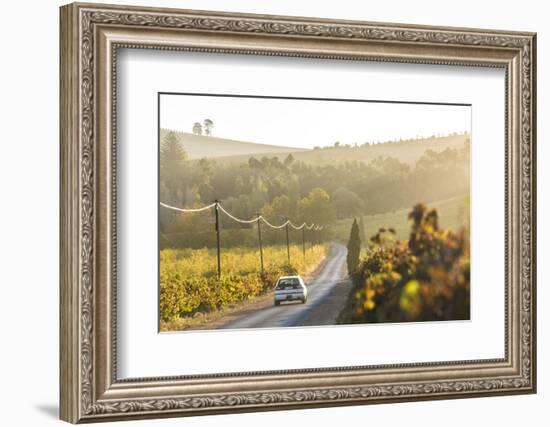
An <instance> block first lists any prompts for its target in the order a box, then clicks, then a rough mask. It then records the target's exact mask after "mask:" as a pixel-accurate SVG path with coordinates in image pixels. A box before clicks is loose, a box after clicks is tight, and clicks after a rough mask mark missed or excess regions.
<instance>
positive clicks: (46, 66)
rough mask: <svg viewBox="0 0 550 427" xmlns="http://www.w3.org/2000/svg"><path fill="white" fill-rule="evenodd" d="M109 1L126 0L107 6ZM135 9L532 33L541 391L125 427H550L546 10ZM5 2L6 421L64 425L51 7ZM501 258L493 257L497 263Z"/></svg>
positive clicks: (231, 2) (1, 276)
mask: <svg viewBox="0 0 550 427" xmlns="http://www.w3.org/2000/svg"><path fill="white" fill-rule="evenodd" d="M110 1H111V2H113V3H121V4H124V3H125V2H119V1H116V0H110ZM133 3H134V4H142V5H148V6H152V5H157V6H167V7H180V8H195V9H210V10H225V11H235V12H253V13H269V14H283V15H298V16H299V15H302V16H317V17H325V18H342V19H361V20H370V21H388V22H404V23H413V24H433V25H450V26H463V27H480V28H495V29H509V30H529V31H537V32H538V52H539V58H538V75H539V81H538V98H539V101H538V117H539V120H538V122H539V127H538V139H539V145H538V164H539V173H538V189H539V191H538V193H539V201H538V217H539V224H538V251H539V270H538V301H539V319H538V351H539V355H538V356H539V375H538V376H539V393H538V394H537V395H529V396H511V397H492V398H478V399H465V400H453V401H438V402H421V403H401V404H393V405H374V406H359V407H345V408H326V409H315V410H313V409H312V410H300V411H283V412H265V413H252V414H239V415H224V416H209V417H200V418H191V419H189V418H188V419H185V420H182V419H168V420H162V421H136V422H129V423H125V424H124V425H125V426H131V425H142V426H146V425H159V426H162V425H165V426H169V425H181V424H183V423H185V424H186V425H187V426H218V425H230V426H233V425H238V426H243V427H245V426H256V425H263V426H266V427H267V426H278V425H285V424H286V425H299V424H304V425H317V426H329V425H339V424H340V425H341V424H346V423H349V424H355V423H357V424H359V423H361V424H367V423H368V424H371V425H384V426H394V425H397V424H398V423H400V422H401V423H403V422H406V424H407V425H409V426H432V425H434V426H435V425H441V424H444V425H446V426H449V427H451V426H464V425H484V424H491V425H498V426H512V425H520V424H521V425H533V426H538V425H545V421H544V419H545V418H546V419H547V418H548V405H550V393H549V392H548V388H549V387H550V376H549V375H548V369H547V366H548V365H547V363H548V359H549V357H548V356H549V354H550V338H549V337H547V336H545V334H546V328H545V324H546V323H548V321H549V319H550V316H549V314H548V310H547V304H550V303H549V302H548V301H550V300H549V296H550V295H549V292H548V291H547V288H546V286H545V284H546V282H548V279H549V277H548V276H549V275H550V267H549V266H548V263H545V258H546V256H547V254H548V253H550V243H549V240H548V239H544V236H547V235H548V233H549V227H550V222H548V218H550V197H549V196H548V193H547V192H546V190H545V189H546V187H547V185H548V182H549V180H550V171H549V170H550V169H549V168H547V167H544V165H545V164H547V163H548V162H550V150H549V149H548V146H547V145H546V144H545V143H544V141H545V140H546V139H547V138H548V136H549V135H548V133H549V127H548V126H545V123H543V120H542V119H541V118H543V117H548V116H549V115H550V98H547V95H548V94H549V92H548V84H547V80H546V79H545V76H548V75H550V56H549V55H548V52H549V51H550V41H549V38H550V29H549V27H548V23H547V16H548V12H547V11H545V4H544V2H538V1H535V0H524V1H522V2H518V1H513V2H512V1H504V0H501V1H494V0H493V1H490V2H489V1H488V2H480V1H472V0H463V1H461V2H453V3H450V2H441V1H422V0H417V1H414V2H411V1H406V0H400V1H397V0H394V1H386V2H358V1H353V0H339V1H330V2H329V1H325V2H320V1H306V0H277V1H275V0H272V1H269V2H267V1H264V2H258V1H252V0H248V1H247V0H225V1H223V0H181V1H175V0H172V1H170V0H162V1H156V2H153V1H151V0H148V1H147V0H146V1H140V0H133ZM61 4H62V3H61V2H59V1H57V0H47V1H45V0H43V1H25V2H11V3H6V4H4V5H3V8H2V17H3V19H2V24H1V25H0V31H1V39H0V40H1V43H2V44H1V46H2V48H1V51H2V67H1V68H0V74H1V78H0V105H1V116H0V117H2V120H1V122H0V123H1V125H0V200H1V208H0V259H1V262H0V286H1V292H0V325H1V342H2V350H1V351H0V401H1V402H2V406H1V408H2V412H1V414H0V417H1V419H2V424H3V425H10V426H15V425H25V426H46V425H59V424H61V422H60V421H58V420H57V402H58V367H57V364H58V200H59V199H58V198H59V192H58V181H59V180H58V176H59V155H58V62H59V59H58V26H59V23H58V6H60V5H61ZM497 256H498V255H497Z"/></svg>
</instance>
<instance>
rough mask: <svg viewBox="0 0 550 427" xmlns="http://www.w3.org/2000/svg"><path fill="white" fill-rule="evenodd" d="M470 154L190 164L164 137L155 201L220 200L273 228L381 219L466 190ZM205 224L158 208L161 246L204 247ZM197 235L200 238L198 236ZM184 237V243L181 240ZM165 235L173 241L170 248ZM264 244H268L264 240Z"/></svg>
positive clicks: (231, 227)
mask: <svg viewBox="0 0 550 427" xmlns="http://www.w3.org/2000/svg"><path fill="white" fill-rule="evenodd" d="M350 151H352V150H350ZM469 152H470V149H469V144H467V143H466V144H465V145H464V146H463V147H461V148H454V149H453V148H447V149H445V150H443V151H441V152H436V151H434V150H429V149H428V150H426V151H425V152H424V155H423V156H422V157H421V158H420V159H419V160H418V161H417V162H416V164H415V165H414V166H409V165H408V164H406V163H403V162H400V161H399V160H398V159H396V158H393V157H384V158H382V157H378V158H376V159H374V160H372V161H371V162H369V163H365V162H362V161H357V160H353V159H350V160H349V161H344V162H339V163H336V164H330V165H326V164H323V165H320V164H315V163H313V162H304V161H299V160H296V159H295V158H294V157H293V156H292V154H288V155H287V156H286V158H284V159H282V160H281V159H279V158H278V157H267V156H263V157H260V158H257V157H255V156H250V157H249V158H248V160H247V161H243V162H241V163H233V162H223V161H217V160H215V159H206V158H203V159H199V160H190V159H188V158H187V154H186V152H185V149H184V147H183V146H182V145H181V144H180V143H179V141H178V139H177V137H176V136H175V135H174V134H173V133H168V134H167V135H166V136H165V137H164V138H163V139H162V141H161V147H160V199H161V200H162V201H163V202H165V203H168V204H172V205H175V206H180V207H189V208H191V207H197V206H203V205H207V204H210V203H212V202H213V201H214V200H219V201H220V202H222V203H223V205H224V207H226V209H228V210H229V211H230V212H231V213H232V214H234V215H235V216H238V217H240V218H251V217H254V216H255V215H256V214H257V213H261V214H262V215H263V216H264V217H266V218H267V219H268V220H270V221H273V222H276V223H280V222H282V220H283V219H284V218H290V219H291V220H293V221H295V222H298V223H300V222H302V221H307V222H315V223H317V224H330V223H331V222H332V221H334V220H335V219H341V218H353V217H356V216H357V217H360V216H362V215H371V214H377V213H385V212H389V211H394V210H398V209H401V208H403V207H406V206H410V205H412V204H414V203H416V202H418V201H419V200H422V201H425V202H430V201H437V200H442V199H446V198H450V197H454V196H457V195H461V194H464V193H466V192H468V190H469V158H470V156H469ZM210 221H211V218H210V214H209V213H205V214H200V215H174V214H173V213H172V212H169V211H165V210H162V209H161V211H160V228H161V233H162V234H164V235H165V238H166V241H165V242H164V244H165V245H166V246H176V247H177V246H180V245H184V246H185V245H188V244H190V243H193V242H194V243H193V244H192V245H191V247H195V246H197V247H200V246H201V244H202V243H204V245H206V246H209V242H208V241H205V240H204V239H206V240H208V238H206V237H205V236H206V234H208V233H206V229H207V228H208V227H209V226H211V225H210ZM222 225H223V230H224V233H225V234H226V235H227V236H230V234H231V233H232V232H233V235H234V238H235V239H236V240H239V239H241V237H242V233H238V231H239V230H242V229H243V228H245V229H246V228H247V226H246V225H242V224H238V223H234V222H231V221H224V223H223V224H222ZM203 229H204V231H205V233H204V234H205V236H202V237H201V236H200V235H199V234H201V230H203ZM190 230H191V231H192V233H191V234H194V236H193V235H191V234H189V232H190ZM208 230H209V229H208ZM185 233H187V238H185V239H183V240H181V237H182V236H183V234H185ZM239 236H241V237H239ZM170 237H172V239H173V240H174V239H176V240H178V241H177V242H176V241H172V243H170V242H169V241H168V239H169V238H170ZM266 238H267V241H268V242H269V239H270V236H269V234H268V235H267V236H266ZM273 238H274V239H276V238H277V235H276V234H274V237H273ZM228 241H231V239H229V240H227V239H226V242H228ZM245 243H246V242H245ZM161 244H162V241H161Z"/></svg>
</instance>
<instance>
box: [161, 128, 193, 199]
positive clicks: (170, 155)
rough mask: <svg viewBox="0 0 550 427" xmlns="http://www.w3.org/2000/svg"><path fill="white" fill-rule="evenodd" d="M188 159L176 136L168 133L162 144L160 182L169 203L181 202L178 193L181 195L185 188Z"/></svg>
mask: <svg viewBox="0 0 550 427" xmlns="http://www.w3.org/2000/svg"><path fill="white" fill-rule="evenodd" d="M186 159H187V153H186V152H185V150H184V148H183V146H182V145H181V144H180V142H179V141H178V138H177V136H176V134H175V133H174V132H168V134H167V135H166V136H165V137H164V138H163V139H162V141H161V144H160V181H161V184H163V185H164V188H165V190H166V193H167V194H168V197H169V198H170V200H169V202H172V203H176V202H178V203H179V202H181V200H178V199H179V197H178V193H179V194H181V191H182V190H183V187H184V186H185V182H184V181H185V161H186Z"/></svg>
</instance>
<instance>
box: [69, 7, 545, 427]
mask: <svg viewBox="0 0 550 427" xmlns="http://www.w3.org/2000/svg"><path fill="white" fill-rule="evenodd" d="M535 54H536V46H535V34H533V33H519V32H508V31H494V30H478V29H459V28H437V27H423V26H411V25H401V24H381V23H369V22H354V21H330V20H322V19H313V18H296V17H281V16H263V15H243V14H230V13H218V12H203V11H202V12H201V11H188V10H174V9H158V8H141V7H129V6H128V7H127V6H124V7H123V6H110V5H92V4H71V5H67V6H63V7H62V8H61V98H60V99H61V112H60V116H61V117H60V123H61V124H60V133H61V165H62V172H61V283H60V287H61V288H60V291H61V302H60V306H61V313H60V316H61V322H60V323H61V335H60V336H61V348H60V372H61V378H60V382H61V418H62V419H64V420H66V421H69V422H73V423H77V422H90V421H107V420H118V419H129V418H152V417H167V416H185V415H201V414H215V413H227V412H243V411H257V410H275V409H286V408H289V409H290V408H307V407H319V406H330V405H352V404H368V403H383V402H400V401H410V400H428V399H442V398H458V397H476V396H487V395H497V394H520V393H533V392H535V390H536V351H535V350H536V334H535V332H536V331H535V325H536V322H535V314H536V304H535V303H536V300H535V296H536V292H535V291H536V288H535V277H536V256H535V255H536V254H535V247H536V245H535V235H536V233H535V230H536V218H535V212H536V183H535V176H536V174H535V155H536V150H535V148H536V146H535V136H536V135H535V130H536V129H535V92H536V91H535V82H536V76H535V71H536V62H535V59H536V55H535Z"/></svg>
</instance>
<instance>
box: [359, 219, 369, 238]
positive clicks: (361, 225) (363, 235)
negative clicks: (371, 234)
mask: <svg viewBox="0 0 550 427" xmlns="http://www.w3.org/2000/svg"><path fill="white" fill-rule="evenodd" d="M359 237H360V238H361V242H366V241H367V234H366V231H365V222H364V220H363V215H361V216H360V217H359Z"/></svg>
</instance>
